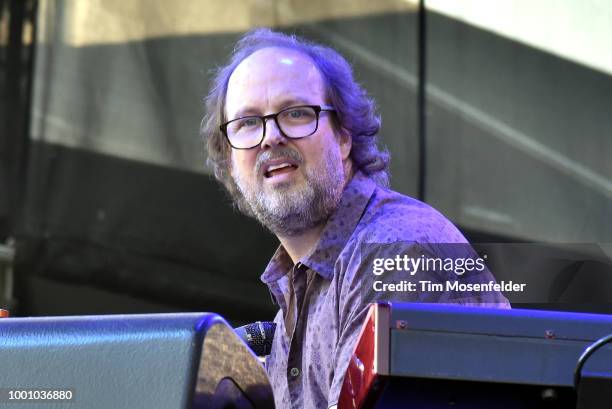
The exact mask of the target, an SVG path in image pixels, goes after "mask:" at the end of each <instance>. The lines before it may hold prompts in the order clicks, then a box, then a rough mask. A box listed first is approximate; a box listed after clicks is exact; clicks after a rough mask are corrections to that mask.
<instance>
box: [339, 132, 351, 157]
mask: <svg viewBox="0 0 612 409" xmlns="http://www.w3.org/2000/svg"><path fill="white" fill-rule="evenodd" d="M339 143H340V154H341V155H342V161H345V160H347V159H348V157H349V156H350V155H351V148H352V147H353V137H352V136H351V134H350V133H349V131H348V130H346V129H345V128H340V132H339Z"/></svg>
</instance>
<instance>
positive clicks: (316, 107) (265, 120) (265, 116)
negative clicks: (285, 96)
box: [219, 105, 336, 149]
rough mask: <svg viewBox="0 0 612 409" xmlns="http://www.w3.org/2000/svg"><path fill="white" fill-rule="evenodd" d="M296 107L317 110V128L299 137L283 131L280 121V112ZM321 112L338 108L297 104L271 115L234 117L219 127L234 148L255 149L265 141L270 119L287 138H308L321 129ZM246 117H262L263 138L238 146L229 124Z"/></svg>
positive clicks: (334, 110)
mask: <svg viewBox="0 0 612 409" xmlns="http://www.w3.org/2000/svg"><path fill="white" fill-rule="evenodd" d="M296 108H312V109H313V110H314V111H315V116H316V125H315V129H314V131H312V132H311V133H309V134H308V135H304V136H297V137H293V136H289V135H287V134H286V133H285V132H284V131H283V128H282V127H281V126H280V124H279V123H278V116H279V115H280V114H282V113H283V112H286V111H289V110H291V109H296ZM321 112H336V108H334V107H333V106H331V105H296V106H291V107H287V108H284V109H281V110H280V111H278V112H277V113H275V114H269V115H263V116H262V115H247V116H241V117H240V118H235V119H232V120H231V121H227V122H225V123H223V124H221V126H219V129H220V130H221V133H222V134H223V135H225V139H227V143H229V144H230V146H231V147H232V148H234V149H253V148H255V147H257V146H259V145H260V144H261V143H262V142H263V140H264V138H265V137H266V123H267V121H268V119H274V123H275V124H276V127H277V128H278V130H279V131H280V133H281V134H282V135H283V136H284V137H285V138H289V139H302V138H306V137H308V136H310V135H312V134H314V133H315V132H317V130H318V129H319V116H320V114H321ZM246 118H258V119H260V120H261V121H262V122H263V132H262V133H261V139H260V140H259V142H257V143H256V144H255V145H253V146H251V147H248V148H237V147H235V146H234V145H232V142H231V141H230V137H229V135H228V134H227V126H228V125H229V124H231V123H232V122H235V121H240V120H243V119H246Z"/></svg>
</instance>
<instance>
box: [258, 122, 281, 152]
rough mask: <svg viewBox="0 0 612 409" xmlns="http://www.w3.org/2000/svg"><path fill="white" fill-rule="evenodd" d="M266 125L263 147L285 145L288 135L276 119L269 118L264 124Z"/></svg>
mask: <svg viewBox="0 0 612 409" xmlns="http://www.w3.org/2000/svg"><path fill="white" fill-rule="evenodd" d="M264 127H265V128H264V131H265V135H264V138H263V140H262V141H261V147H262V148H271V147H273V146H277V145H285V144H286V143H287V137H286V136H285V135H283V133H282V132H281V130H280V129H279V128H278V125H277V124H276V121H275V120H274V119H272V118H270V119H268V120H267V121H266V123H265V124H264Z"/></svg>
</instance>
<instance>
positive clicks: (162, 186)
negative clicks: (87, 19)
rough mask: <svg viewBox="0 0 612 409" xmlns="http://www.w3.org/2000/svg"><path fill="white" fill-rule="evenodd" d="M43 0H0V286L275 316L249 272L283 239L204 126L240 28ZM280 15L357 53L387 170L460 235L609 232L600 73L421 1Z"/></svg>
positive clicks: (52, 310)
mask: <svg viewBox="0 0 612 409" xmlns="http://www.w3.org/2000/svg"><path fill="white" fill-rule="evenodd" d="M41 3H44V4H45V9H44V12H43V11H42V9H41ZM41 3H39V2H36V1H32V0H29V1H9V0H2V1H0V13H1V14H0V15H1V16H2V20H1V21H2V30H1V31H0V37H1V38H0V40H1V41H0V91H1V94H0V126H1V128H0V132H1V133H0V159H1V162H0V241H2V242H6V241H7V240H8V239H9V238H10V239H12V240H13V243H14V244H13V246H14V247H15V248H16V257H15V260H14V263H13V274H14V283H13V284H11V285H10V286H8V287H7V284H6V282H5V288H4V289H3V291H4V293H3V294H4V297H3V300H2V302H3V305H4V306H5V307H7V308H9V309H10V310H11V312H12V315H65V314H67V315H69V314H102V313H132V312H166V311H215V312H219V313H221V314H222V315H224V316H225V317H226V318H228V319H229V320H231V321H232V323H235V324H238V323H241V322H248V321H253V320H257V319H271V318H272V316H273V314H274V312H275V307H274V305H273V304H272V303H271V299H270V296H269V294H268V291H267V289H266V287H265V286H264V285H263V284H262V283H261V282H260V281H259V275H260V274H261V272H262V271H263V269H264V267H265V265H266V263H267V261H268V259H269V257H270V256H271V255H272V253H273V251H274V250H275V248H276V246H277V241H276V239H275V238H274V237H273V236H271V235H270V234H269V233H268V232H266V231H265V230H264V229H263V228H261V227H260V226H258V225H257V223H255V222H254V221H252V220H249V219H247V218H245V217H244V216H242V215H240V214H237V213H236V212H235V211H233V210H232V208H231V206H230V204H229V202H228V200H227V198H226V197H225V195H224V193H223V191H222V190H221V188H220V187H219V185H218V184H217V183H216V182H215V181H214V180H213V179H212V178H211V177H210V176H209V174H208V173H207V172H206V170H205V168H204V154H203V144H202V143H201V141H200V140H199V137H198V126H199V121H200V118H201V115H202V112H203V107H202V103H201V100H202V98H203V96H204V95H205V94H206V92H207V86H208V80H209V79H210V71H211V69H214V68H215V67H217V66H219V65H221V64H223V63H224V62H225V61H226V59H227V56H228V55H229V52H230V51H231V47H232V44H233V43H234V42H235V41H236V39H238V38H239V36H240V35H241V33H242V31H233V32H230V31H228V32H226V33H210V34H189V35H184V34H182V35H171V36H157V37H149V38H145V39H141V40H133V39H127V40H126V41H124V42H120V43H108V44H106V43H105V44H85V45H80V46H74V45H71V44H69V43H68V42H66V41H64V38H63V37H62V35H61V32H62V29H63V27H64V26H65V25H67V24H68V22H69V21H70V20H69V18H68V17H69V13H66V9H67V8H68V6H67V5H66V4H65V3H64V2H62V1H58V2H54V3H52V4H53V5H52V6H50V5H49V4H46V2H41ZM292 4H293V5H294V6H295V7H296V8H299V6H296V5H295V4H300V3H299V2H294V3H292ZM168 7H172V6H171V5H168ZM526 12H528V11H526ZM296 13H299V10H296ZM37 17H38V19H37ZM158 17H159V16H158ZM143 18H145V17H144V16H143ZM41 22H44V24H43V23H41ZM281 23H282V21H281ZM545 23H546V22H545V21H543V22H542V24H545ZM43 29H44V31H45V32H44V33H42V32H41V31H42V30H43ZM28 30H31V32H32V35H31V39H30V40H27V37H28V36H27V35H24V33H25V32H27V31H28ZM282 30H284V31H287V32H297V33H299V34H302V35H305V36H307V37H308V38H311V39H314V40H318V41H321V42H324V43H326V44H329V45H332V46H334V47H335V48H336V49H338V51H340V52H341V53H343V54H344V55H345V56H346V57H347V58H348V59H349V61H350V62H351V63H352V64H353V66H354V69H355V74H356V77H357V78H358V80H359V81H360V82H362V83H363V84H364V85H365V87H366V88H367V89H368V90H369V91H370V92H371V94H372V96H373V97H374V98H375V99H376V100H377V102H378V104H379V111H380V113H381V115H382V119H383V129H382V135H381V136H382V142H383V144H384V145H385V146H387V148H388V149H389V151H390V152H391V154H392V166H391V173H392V186H393V188H394V189H395V190H398V191H400V192H402V193H405V194H408V195H411V196H414V197H419V198H420V199H422V200H425V201H426V202H428V203H430V204H432V205H433V206H434V207H436V208H438V209H439V210H440V211H442V212H443V213H444V214H445V215H447V217H449V218H450V219H451V220H453V222H455V223H456V224H457V225H458V226H459V227H460V228H461V229H462V231H464V233H465V234H466V236H467V237H468V238H469V239H471V240H473V241H478V242H548V243H558V242H563V243H590V244H598V243H612V187H611V186H612V181H611V180H612V163H611V162H610V161H609V158H610V157H612V116H611V115H610V108H611V107H612V78H611V77H610V75H609V74H606V73H603V72H601V71H597V70H595V69H592V68H588V67H586V66H584V65H581V64H578V63H576V62H571V61H569V60H566V59H563V58H561V57H558V56H555V55H552V54H550V53H547V52H544V51H541V50H538V49H535V48H533V47H530V46H527V45H525V44H522V43H519V42H517V41H513V40H511V39H508V38H505V37H502V36H499V35H497V34H494V33H491V32H488V31H485V30H483V29H479V28H476V27H473V26H470V25H468V24H466V23H463V22H460V21H457V20H453V19H451V18H449V17H446V16H443V15H441V14H437V13H435V12H432V11H426V10H425V9H422V8H421V9H418V8H415V9H414V10H407V11H394V12H385V13H375V14H372V15H361V16H349V17H333V18H324V19H317V20H316V21H310V22H307V23H303V24H299V25H293V26H282ZM43 34H44V36H43ZM43 37H44V38H45V41H38V40H37V39H39V38H43ZM75 135H76V136H75ZM121 144H123V145H121ZM117 146H119V147H121V146H125V147H126V148H125V149H122V148H117ZM109 147H110V148H109ZM579 269H580V266H576V274H578V271H579ZM564 274H566V275H567V274H572V272H571V271H570V272H569V273H568V272H567V271H565V272H564ZM583 276H584V277H589V275H588V274H586V275H584V274H583ZM598 277H599V278H598V279H599V280H602V282H601V285H602V286H603V287H604V288H606V286H608V285H610V283H611V282H612V278H611V277H610V276H609V275H603V276H598ZM501 278H507V277H499V276H498V279H501ZM591 284H592V283H591ZM557 285H558V284H557ZM568 285H569V284H568ZM572 285H573V286H576V285H578V286H579V285H580V283H579V282H578V284H576V282H573V283H572ZM6 288H9V290H11V291H7V290H6ZM562 293H563V291H559V290H558V289H557V290H556V291H555V292H551V291H548V289H545V288H543V290H542V295H541V300H538V302H539V305H536V304H533V305H529V306H536V307H538V308H551V309H552V308H558V309H569V310H589V311H602V312H603V311H610V308H609V304H610V302H612V299H610V298H608V297H611V298H612V295H609V294H606V293H603V294H602V293H598V294H592V296H591V294H590V293H588V292H587V293H585V292H578V293H576V292H575V291H574V292H572V294H578V295H575V296H574V298H573V299H572V298H570V299H568V298H567V297H565V298H563V297H560V296H559V294H562ZM525 306H527V305H525Z"/></svg>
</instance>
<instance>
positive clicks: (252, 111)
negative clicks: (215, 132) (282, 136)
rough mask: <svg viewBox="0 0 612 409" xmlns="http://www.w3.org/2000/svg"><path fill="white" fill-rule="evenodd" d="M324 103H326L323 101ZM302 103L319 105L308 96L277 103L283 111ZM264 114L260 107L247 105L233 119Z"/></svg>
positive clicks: (278, 109)
mask: <svg viewBox="0 0 612 409" xmlns="http://www.w3.org/2000/svg"><path fill="white" fill-rule="evenodd" d="M321 104H323V105H324V103H321ZM300 105H317V104H315V103H313V102H312V101H309V99H308V98H306V97H303V96H290V97H287V98H284V99H282V100H281V102H280V103H279V104H277V111H276V112H278V111H282V110H283V109H285V108H288V107H291V106H300ZM259 115H262V113H261V110H260V109H259V108H255V107H252V106H246V107H244V108H241V109H239V110H238V111H237V112H236V114H235V117H234V118H232V120H233V119H238V118H242V117H245V116H259Z"/></svg>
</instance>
